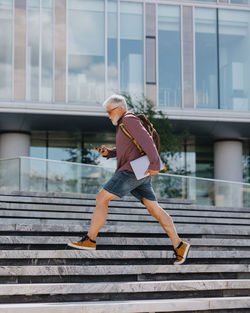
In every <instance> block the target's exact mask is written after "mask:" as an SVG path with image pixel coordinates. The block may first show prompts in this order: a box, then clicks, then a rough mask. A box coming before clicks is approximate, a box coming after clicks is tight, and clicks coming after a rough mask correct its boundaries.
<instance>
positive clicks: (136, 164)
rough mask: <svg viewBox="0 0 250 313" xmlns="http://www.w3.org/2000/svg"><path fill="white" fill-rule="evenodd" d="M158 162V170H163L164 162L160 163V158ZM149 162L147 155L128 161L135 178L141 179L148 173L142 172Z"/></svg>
mask: <svg viewBox="0 0 250 313" xmlns="http://www.w3.org/2000/svg"><path fill="white" fill-rule="evenodd" d="M160 162H161V168H160V170H163V169H164V164H163V163H162V161H161V160H160ZM149 163H150V162H149V159H148V157H147V155H144V156H142V157H140V158H138V159H135V160H133V161H131V162H130V165H131V167H132V169H133V171H134V173H135V176H136V178H137V180H139V179H142V178H143V177H146V176H148V175H149V173H148V174H147V175H145V174H144V173H145V172H146V170H147V169H148V167H149Z"/></svg>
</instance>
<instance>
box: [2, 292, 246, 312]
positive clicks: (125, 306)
mask: <svg viewBox="0 0 250 313" xmlns="http://www.w3.org/2000/svg"><path fill="white" fill-rule="evenodd" d="M249 308H250V297H248V296H246V297H207V298H189V299H168V300H141V301H138V300H136V301H99V302H73V303H72V302H66V303H34V304H2V305H0V313H45V312H46V313H72V312H74V313H148V312H149V313H153V312H192V311H199V312H205V311H206V310H207V311H208V310H211V311H213V312H214V313H216V312H218V310H220V309H227V310H232V309H237V310H238V311H237V312H238V313H240V312H241V311H240V310H241V309H249ZM228 313H230V311H228Z"/></svg>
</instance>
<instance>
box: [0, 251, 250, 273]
mask: <svg viewBox="0 0 250 313" xmlns="http://www.w3.org/2000/svg"><path fill="white" fill-rule="evenodd" d="M69 249H70V250H0V259H4V260H7V259H19V260H20V259H91V260H93V259H102V260H103V259H104V260H108V259H115V260H117V259H121V260H123V259H125V260H126V259H133V260H135V259H162V260H165V259H169V258H173V252H172V251H164V250H78V249H73V248H69ZM188 258H189V259H192V258H193V259H201V258H204V259H234V260H236V259H242V261H243V260H244V259H249V258H250V251H240V250H239V251H231V250H223V253H222V251H216V250H215V251H203V250H201V251H200V250H198V251H195V250H192V248H191V249H190V252H189V255H188ZM27 269H28V268H27ZM17 270H19V269H18V268H17ZM28 270H30V267H29V269H28ZM7 272H8V269H6V268H3V267H1V268H0V275H3V273H7Z"/></svg>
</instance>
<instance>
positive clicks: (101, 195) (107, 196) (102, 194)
mask: <svg viewBox="0 0 250 313" xmlns="http://www.w3.org/2000/svg"><path fill="white" fill-rule="evenodd" d="M115 197H116V196H115V195H113V194H111V193H110V192H108V191H106V190H105V189H102V190H100V191H99V192H98V193H97V195H96V203H98V204H108V203H109V201H110V200H112V199H114V198H115Z"/></svg>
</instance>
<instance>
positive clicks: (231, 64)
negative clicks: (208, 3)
mask: <svg viewBox="0 0 250 313" xmlns="http://www.w3.org/2000/svg"><path fill="white" fill-rule="evenodd" d="M249 27H250V12H247V11H233V10H219V60H220V62H219V63H220V108H221V109H227V110H237V111H241V110H243V111H245V110H249V109H250V102H249V101H250V84H249V80H250V71H249V69H250V32H249Z"/></svg>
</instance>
